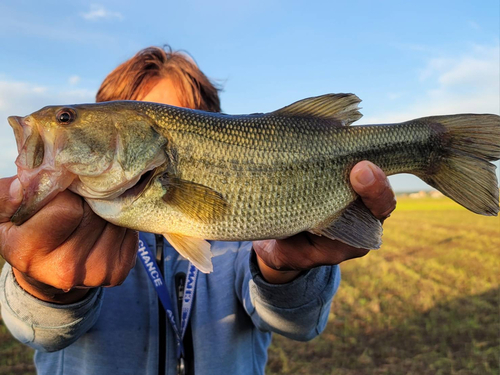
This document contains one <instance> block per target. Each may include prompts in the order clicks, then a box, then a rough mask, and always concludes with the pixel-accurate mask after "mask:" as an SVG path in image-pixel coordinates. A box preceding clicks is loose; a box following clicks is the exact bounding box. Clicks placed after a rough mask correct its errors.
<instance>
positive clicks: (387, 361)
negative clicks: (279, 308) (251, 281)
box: [268, 198, 500, 375]
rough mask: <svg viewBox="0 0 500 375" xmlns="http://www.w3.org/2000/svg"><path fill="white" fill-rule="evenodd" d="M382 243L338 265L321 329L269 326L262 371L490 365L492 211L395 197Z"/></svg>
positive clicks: (494, 305)
mask: <svg viewBox="0 0 500 375" xmlns="http://www.w3.org/2000/svg"><path fill="white" fill-rule="evenodd" d="M384 232H385V234H384V237H383V240H384V244H383V246H382V248H381V249H380V250H377V251H372V252H371V253H370V254H368V255H367V256H366V257H364V258H362V259H357V260H353V261H350V262H347V263H345V264H344V265H342V283H341V286H340V289H339V291H338V293H337V295H336V297H335V299H334V303H333V306H332V310H331V313H330V316H329V323H328V326H327V328H326V329H325V332H324V333H323V334H322V335H321V336H319V337H318V338H316V339H314V340H312V341H311V342H308V343H297V342H293V341H291V340H288V339H285V338H284V337H281V336H278V335H275V337H274V339H273V343H272V346H271V349H270V354H269V362H268V374H318V375H320V374H332V375H333V374H339V375H354V374H356V375H358V374H359V375H363V374H366V375H368V374H419V375H421V374H433V375H434V374H478V375H479V374H481V375H484V374H498V373H499V359H500V344H499V338H500V336H499V334H500V324H499V320H500V319H499V315H500V314H499V312H500V306H499V300H500V289H499V281H500V273H499V269H500V219H499V218H491V217H483V216H478V215H474V214H472V213H470V212H468V211H466V210H465V209H463V208H461V207H460V206H458V205H457V204H456V203H454V202H452V201H450V200H449V199H447V198H438V199H436V198H421V199H410V198H401V199H399V201H398V209H397V210H396V211H395V212H394V214H393V215H392V217H391V218H390V219H389V220H387V222H386V223H385V225H384Z"/></svg>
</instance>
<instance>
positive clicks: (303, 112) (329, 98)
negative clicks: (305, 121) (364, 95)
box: [271, 94, 363, 126]
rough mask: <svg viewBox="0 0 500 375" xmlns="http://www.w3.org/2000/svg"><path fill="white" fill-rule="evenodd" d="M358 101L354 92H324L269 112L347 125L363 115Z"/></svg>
mask: <svg viewBox="0 0 500 375" xmlns="http://www.w3.org/2000/svg"><path fill="white" fill-rule="evenodd" d="M360 102H361V99H360V98H358V97H357V96H356V95H354V94H326V95H321V96H316V97H314V98H307V99H303V100H299V101H298V102H295V103H293V104H290V105H287V106H286V107H283V108H281V109H278V110H277V111H274V112H271V114H273V115H280V116H296V117H316V118H323V119H327V120H334V121H340V122H341V124H342V125H344V126H348V125H350V124H352V123H353V122H354V121H357V120H359V119H360V118H361V117H362V116H363V115H362V114H361V113H360V112H359V111H358V109H359V107H358V104H359V103H360Z"/></svg>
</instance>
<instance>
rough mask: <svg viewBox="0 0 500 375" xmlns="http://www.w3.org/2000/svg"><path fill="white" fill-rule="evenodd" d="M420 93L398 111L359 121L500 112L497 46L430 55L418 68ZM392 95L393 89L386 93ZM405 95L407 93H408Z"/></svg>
mask: <svg viewBox="0 0 500 375" xmlns="http://www.w3.org/2000/svg"><path fill="white" fill-rule="evenodd" d="M419 78H420V82H421V84H422V85H425V86H427V87H430V88H428V89H427V91H424V93H423V94H420V93H419V90H418V89H415V91H414V92H415V93H414V94H413V100H412V101H410V102H409V103H408V105H406V106H404V107H400V108H399V109H398V110H397V111H393V112H388V111H385V110H384V112H383V113H380V114H375V115H373V116H367V117H366V118H363V119H362V120H361V121H362V123H365V124H366V123H388V122H398V121H405V120H410V119H412V118H417V117H422V116H430V115H443V114H452V113H465V112H472V113H496V114H499V113H500V48H499V47H498V46H495V47H485V46H474V47H473V48H472V50H471V51H470V52H469V53H467V54H463V55H460V56H455V57H446V58H442V57H440V58H433V59H430V60H429V61H428V62H427V65H426V66H425V67H424V68H423V69H422V70H421V72H420V76H419ZM387 95H388V97H390V98H392V95H393V93H388V94H387ZM405 97H409V96H408V95H407V96H405ZM361 121H360V122H361Z"/></svg>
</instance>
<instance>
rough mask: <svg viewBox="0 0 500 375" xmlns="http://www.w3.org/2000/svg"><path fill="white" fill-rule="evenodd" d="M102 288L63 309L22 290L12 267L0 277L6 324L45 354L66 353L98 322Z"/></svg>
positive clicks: (0, 298) (16, 334)
mask: <svg viewBox="0 0 500 375" xmlns="http://www.w3.org/2000/svg"><path fill="white" fill-rule="evenodd" d="M103 293H104V292H103V290H102V288H96V289H92V290H91V291H90V292H89V293H88V294H87V296H86V297H85V299H83V300H82V301H79V302H76V303H72V304H68V305H60V304H54V303H49V302H45V301H41V300H39V299H38V298H35V297H33V296H32V295H31V294H29V293H27V292H26V291H25V290H24V289H22V288H21V287H20V286H19V284H18V283H17V281H16V280H15V277H14V274H13V272H12V267H11V266H10V265H9V264H7V263H6V264H5V265H4V267H3V270H2V273H1V275H0V305H1V314H2V318H3V321H4V323H5V325H6V326H7V328H8V329H9V331H10V332H11V333H12V335H13V336H14V337H15V338H16V339H18V340H19V341H20V342H22V343H24V344H26V345H29V346H31V347H32V348H34V349H36V350H40V351H44V352H53V351H57V350H61V349H64V348H65V347H67V346H69V345H70V344H72V343H73V342H75V341H76V340H77V339H78V338H79V337H81V336H82V335H83V334H84V333H85V332H87V331H88V330H89V329H90V328H91V327H92V326H93V325H94V324H95V322H96V321H97V318H98V317H99V312H100V308H101V303H102V296H103Z"/></svg>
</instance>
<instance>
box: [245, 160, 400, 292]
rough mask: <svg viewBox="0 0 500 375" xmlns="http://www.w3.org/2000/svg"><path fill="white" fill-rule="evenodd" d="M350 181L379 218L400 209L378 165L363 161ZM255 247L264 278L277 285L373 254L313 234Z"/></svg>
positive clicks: (255, 243)
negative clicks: (313, 270)
mask: <svg viewBox="0 0 500 375" xmlns="http://www.w3.org/2000/svg"><path fill="white" fill-rule="evenodd" d="M350 180H351V184H352V187H353V188H354V190H355V191H356V193H358V194H359V196H360V197H361V199H362V200H363V203H364V204H365V205H366V207H368V209H370V211H371V212H372V213H373V215H374V216H375V217H376V218H377V219H379V220H381V221H384V220H385V219H386V218H387V217H389V215H390V213H391V212H392V211H393V210H394V209H395V208H396V198H395V196H394V192H393V191H392V189H391V186H390V184H389V181H388V179H387V177H386V176H385V174H384V172H382V170H381V169H380V168H378V167H377V166H376V165H375V164H373V163H370V162H368V161H362V162H359V163H358V164H356V165H355V166H354V168H353V169H352V170H351V174H350ZM253 248H254V250H255V252H256V254H257V262H258V264H259V268H260V270H261V273H262V275H263V276H264V278H265V279H266V280H267V281H268V282H270V283H275V284H281V283H286V282H289V281H291V280H293V279H294V278H296V277H297V276H298V275H299V274H300V273H301V272H302V271H304V270H308V269H311V268H314V267H318V266H321V265H333V264H339V263H341V262H344V261H346V260H349V259H353V258H358V257H362V256H364V255H366V254H367V253H368V252H369V250H367V249H359V248H355V247H352V246H349V245H346V244H345V243H343V242H340V241H336V240H331V239H329V238H327V237H325V236H316V235H314V234H312V233H310V232H302V233H298V234H296V235H295V236H292V237H288V238H285V239H281V240H263V241H254V243H253Z"/></svg>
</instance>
